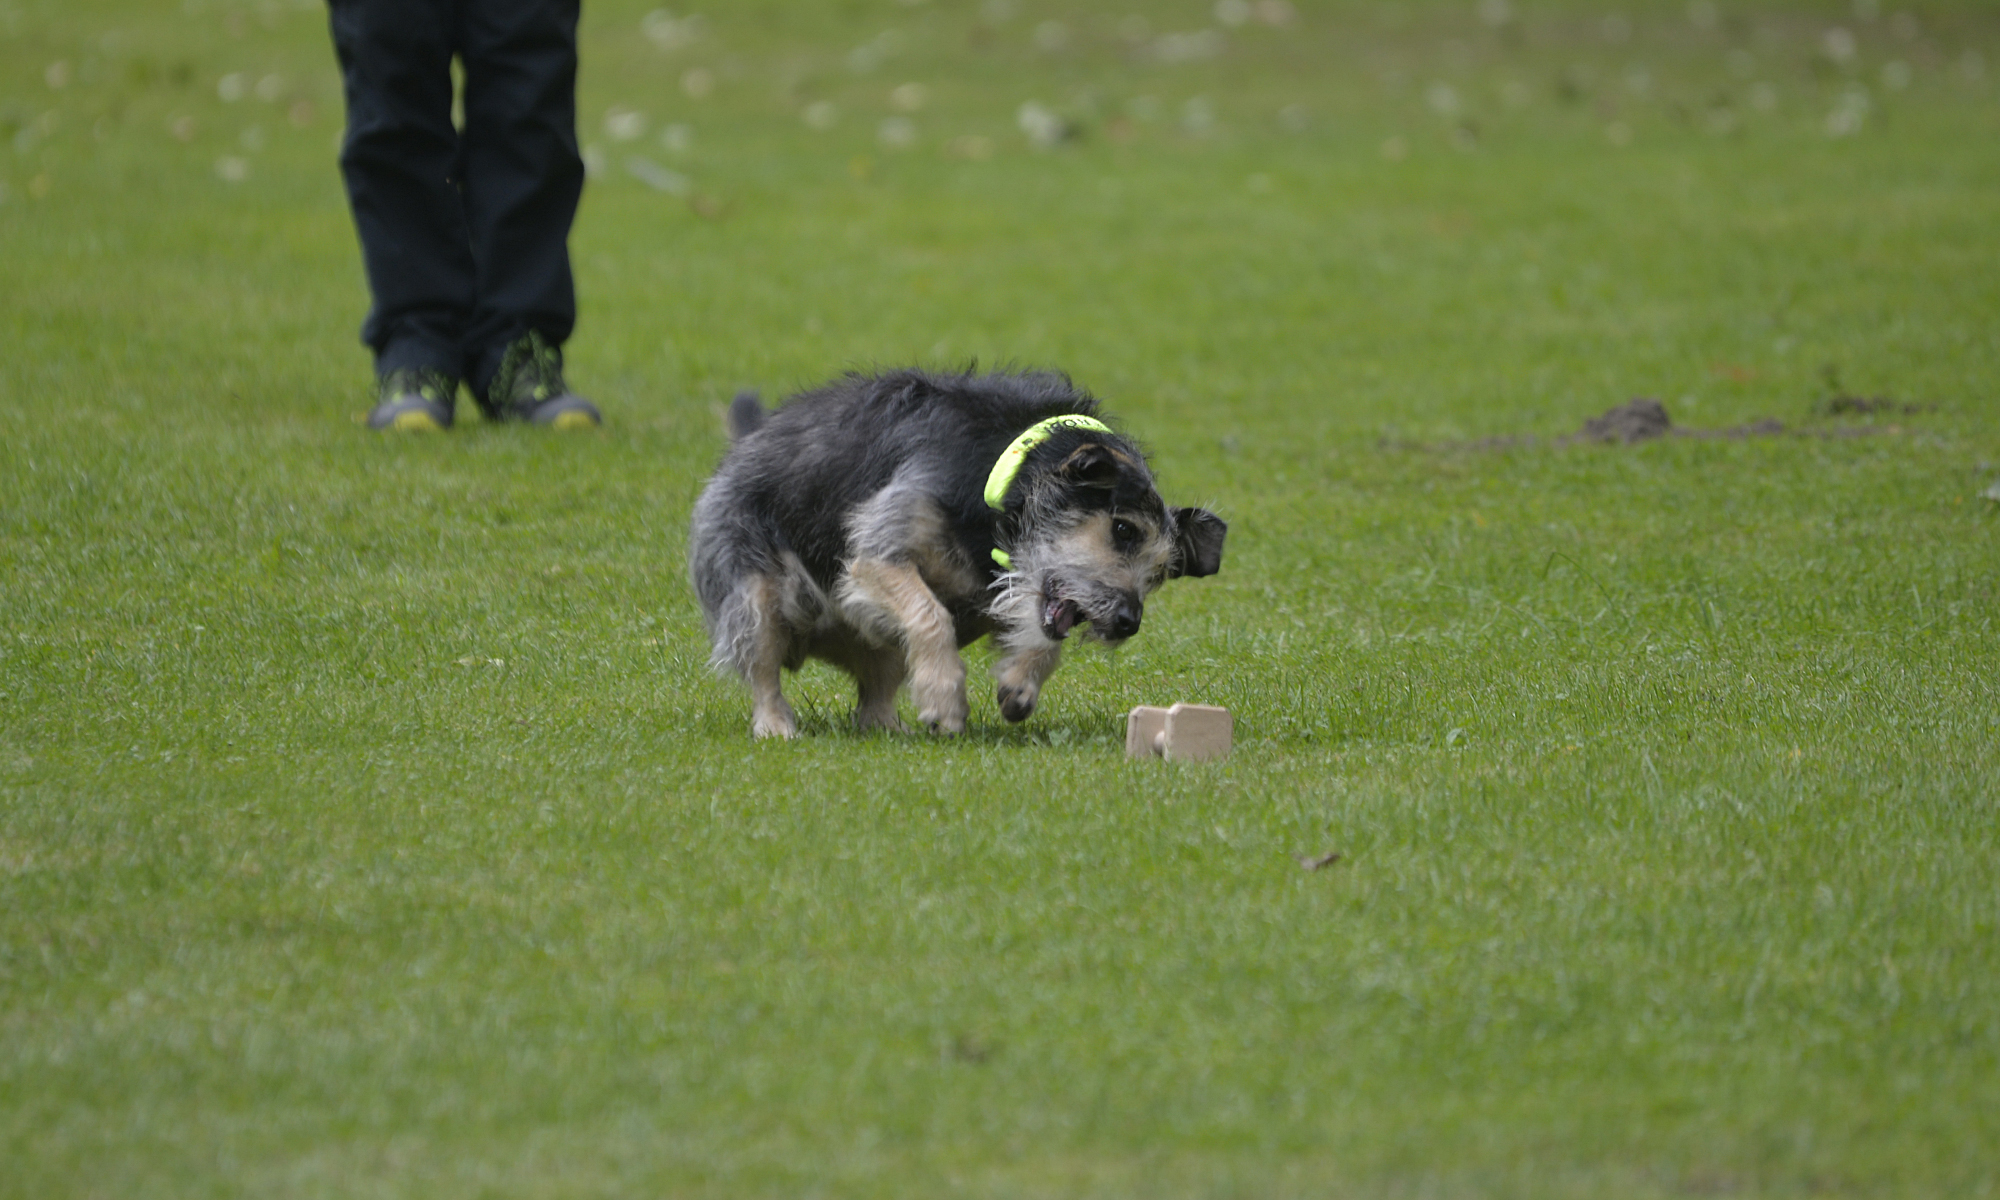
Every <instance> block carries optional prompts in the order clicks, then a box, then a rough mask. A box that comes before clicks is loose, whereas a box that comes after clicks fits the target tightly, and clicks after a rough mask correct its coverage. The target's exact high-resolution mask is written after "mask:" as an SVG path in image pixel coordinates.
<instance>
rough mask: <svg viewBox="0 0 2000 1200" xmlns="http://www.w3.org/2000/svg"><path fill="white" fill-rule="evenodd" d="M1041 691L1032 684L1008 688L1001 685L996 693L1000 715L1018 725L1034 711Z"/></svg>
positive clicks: (1005, 685)
mask: <svg viewBox="0 0 2000 1200" xmlns="http://www.w3.org/2000/svg"><path fill="white" fill-rule="evenodd" d="M1041 696H1042V689H1040V688H1038V687H1035V686H1034V685H1032V684H1022V685H1019V686H1011V687H1010V686H1008V685H1007V684H1004V683H1003V684H1001V685H1000V690H999V692H998V697H999V700H1000V715H1001V716H1003V717H1005V718H1007V719H1008V720H1009V721H1013V722H1015V723H1016V724H1019V723H1020V722H1022V721H1025V720H1027V719H1028V718H1029V716H1031V715H1032V714H1033V713H1034V711H1035V702H1036V701H1037V700H1039V699H1041Z"/></svg>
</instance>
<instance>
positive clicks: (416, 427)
mask: <svg viewBox="0 0 2000 1200" xmlns="http://www.w3.org/2000/svg"><path fill="white" fill-rule="evenodd" d="M389 428H390V429H393V430H395V431H396V432H397V433H443V432H444V426H442V425H440V424H438V423H437V418H436V417H433V416H431V415H430V414H429V413H427V412H424V411H423V410H422V409H415V408H413V409H411V410H410V411H409V412H402V413H397V414H396V419H395V420H393V421H391V422H389Z"/></svg>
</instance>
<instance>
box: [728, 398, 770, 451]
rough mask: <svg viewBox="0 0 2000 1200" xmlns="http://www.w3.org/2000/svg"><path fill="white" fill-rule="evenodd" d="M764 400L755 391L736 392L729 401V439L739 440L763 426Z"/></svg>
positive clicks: (764, 414)
mask: <svg viewBox="0 0 2000 1200" xmlns="http://www.w3.org/2000/svg"><path fill="white" fill-rule="evenodd" d="M766 415H768V414H766V413H765V412H764V402H763V401H762V400H759V399H758V398H757V393H755V392H738V393H736V399H734V400H731V401H730V402H729V440H730V441H733V442H740V441H742V440H743V439H744V438H747V437H749V436H750V435H751V434H753V433H755V432H757V431H758V430H759V429H761V428H763V425H764V418H765V416H766Z"/></svg>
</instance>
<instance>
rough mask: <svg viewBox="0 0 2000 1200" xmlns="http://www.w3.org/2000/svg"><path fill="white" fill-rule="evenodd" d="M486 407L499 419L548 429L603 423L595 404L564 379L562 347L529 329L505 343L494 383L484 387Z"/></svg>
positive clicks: (586, 427)
mask: <svg viewBox="0 0 2000 1200" xmlns="http://www.w3.org/2000/svg"><path fill="white" fill-rule="evenodd" d="M486 411H487V412H488V413H489V414H491V415H492V416H495V417H497V418H499V419H500V420H502V421H526V422H528V423H529V424H530V425H546V426H548V427H549V428H551V429H595V428H597V427H598V426H599V425H602V424H604V418H603V417H601V416H599V415H598V412H597V406H596V405H595V404H592V403H591V402H590V401H588V400H585V399H584V398H583V397H582V396H579V395H577V394H576V393H575V392H572V391H570V390H569V385H568V384H566V383H564V382H563V377H562V351H561V350H559V349H557V348H556V347H555V346H552V345H550V344H549V342H548V339H546V338H544V337H543V336H542V335H541V334H539V333H529V334H527V335H526V336H524V337H521V338H519V339H517V340H516V341H515V342H514V343H513V344H512V345H510V346H508V347H507V353H506V354H505V355H504V356H503V357H502V358H501V359H500V369H499V370H498V371H496V372H494V374H493V384H492V386H491V387H489V388H487V389H486Z"/></svg>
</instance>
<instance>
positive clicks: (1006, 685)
mask: <svg viewBox="0 0 2000 1200" xmlns="http://www.w3.org/2000/svg"><path fill="white" fill-rule="evenodd" d="M1096 412H1097V402H1096V401H1095V400H1093V399H1092V398H1091V397H1090V396H1089V395H1087V394H1085V393H1083V392H1081V391H1079V390H1077V389H1076V388H1075V387H1074V386H1072V384H1071V383H1070V381H1069V379H1068V378H1067V377H1066V376H1063V375H1058V374H1053V373H1045V372H1032V373H1019V374H1014V373H998V374H984V375H980V374H974V373H972V372H971V371H967V372H964V373H961V374H944V373H933V372H928V371H915V370H909V371H893V372H889V373H887V374H881V375H859V374H851V375H848V376H846V377H844V378H842V379H839V380H836V381H834V382H833V383H830V384H827V385H826V386H824V387H821V388H818V389H816V390H813V391H809V392H805V393H803V394H801V395H799V396H796V397H794V398H793V399H792V400H791V401H790V402H789V403H787V404H785V405H784V406H783V407H782V408H779V409H778V410H777V411H776V412H772V413H766V412H765V411H764V408H763V406H762V405H761V404H760V403H759V402H758V399H757V397H756V395H755V394H754V393H745V394H744V395H741V396H738V397H737V398H736V402H735V404H734V405H732V406H731V408H730V413H729V426H730V434H731V436H732V438H733V439H734V442H733V444H732V445H731V447H730V449H729V454H728V456H727V457H725V458H724V459H723V461H722V466H721V468H720V469H718V470H717V471H716V473H715V477H714V478H713V479H711V480H709V483H708V487H707V489H706V490H704V491H703V492H702V495H701V499H700V500H699V501H698V502H697V503H696V504H695V508H694V524H693V530H692V534H691V537H690V546H689V557H690V559H691V560H692V562H691V565H692V569H693V574H694V586H695V591H696V593H697V594H698V595H699V596H700V597H701V607H702V613H703V615H704V616H705V617H706V619H707V622H708V633H709V638H710V640H711V642H712V643H713V644H714V647H715V653H714V661H715V664H716V665H717V666H718V667H726V668H733V669H734V670H735V671H736V672H737V673H738V674H740V675H742V677H743V678H744V680H745V681H747V682H748V683H749V685H750V691H751V695H752V698H753V703H754V708H755V711H754V715H753V718H752V722H751V728H752V730H753V731H754V732H755V734H756V735H757V736H758V737H772V736H777V737H791V736H792V735H793V734H794V733H796V732H797V729H798V725H797V721H796V719H795V718H794V717H793V715H792V707H791V705H790V704H788V703H787V702H786V700H785V696H784V692H783V691H782V690H781V688H780V686H779V669H780V668H781V667H782V668H784V669H787V670H797V669H798V668H799V666H800V665H802V664H803V663H804V661H805V660H806V659H807V658H819V659H823V660H825V661H827V662H830V663H832V664H833V665H834V666H837V667H839V668H840V669H842V670H844V671H846V672H847V673H848V674H850V675H852V676H854V679H855V682H856V684H857V685H858V686H859V689H860V694H861V695H860V705H859V707H858V708H857V709H856V710H855V714H854V718H855V724H856V725H857V726H858V727H860V728H862V729H875V728H900V724H899V722H898V721H897V720H896V692H897V690H898V689H899V688H900V687H901V686H902V685H903V683H904V681H905V680H907V681H908V682H909V685H910V692H911V697H912V699H913V700H915V702H916V707H917V715H918V718H919V719H920V720H921V721H922V722H923V723H924V725H925V726H927V727H928V728H930V729H932V730H934V731H936V732H939V733H960V732H963V731H964V729H965V719H966V713H967V705H966V699H965V662H964V660H963V659H961V658H960V657H959V654H958V651H959V648H960V647H962V646H965V645H967V644H969V643H971V642H973V641H974V640H976V639H978V638H979V637H981V636H983V635H985V634H987V633H993V634H995V635H996V636H997V637H998V639H999V641H1000V644H1001V645H1002V646H1003V647H1005V648H1006V651H1007V653H1006V655H1005V657H1004V658H1002V659H1001V661H1000V662H999V663H998V664H996V665H995V667H994V675H995V677H996V678H997V681H998V683H999V701H1000V711H1001V713H1002V715H1004V716H1005V717H1006V718H1007V719H1008V720H1009V721H1021V720H1025V719H1026V718H1027V716H1028V714H1029V713H1032V712H1033V711H1034V710H1035V701H1036V700H1037V699H1038V698H1039V696H1040V695H1041V688H1042V682H1043V680H1045V679H1047V678H1048V677H1049V675H1050V673H1051V672H1053V671H1054V670H1055V669H1056V664H1057V662H1058V660H1059V659H1060V657H1061V655H1062V643H1063V639H1064V638H1065V637H1067V636H1068V635H1069V632H1070V630H1071V629H1072V628H1074V627H1075V626H1077V625H1080V624H1084V623H1088V624H1089V627H1090V635H1091V636H1092V637H1094V638H1096V639H1098V640H1100V641H1103V642H1105V643H1108V644H1110V645H1114V646H1115V645H1117V644H1119V643H1121V642H1123V641H1124V640H1125V639H1126V638H1129V637H1131V636H1132V635H1133V634H1135V633H1137V632H1139V619H1140V615H1141V613H1142V612H1143V611H1144V606H1145V599H1146V596H1147V594H1148V593H1150V592H1151V591H1152V590H1153V589H1154V588H1157V587H1159V586H1160V584H1161V583H1163V582H1164V581H1166V580H1168V579H1171V578H1173V577H1175V576H1177V575H1213V574H1215V572H1216V570H1217V569H1218V568H1219V567H1220V566H1221V565H1222V540H1223V536H1224V535H1225V533H1226V532H1227V527H1226V526H1225V525H1224V524H1223V522H1222V521H1221V520H1220V519H1219V518H1218V517H1216V516H1215V515H1214V514H1213V513H1210V512H1207V511H1205V510H1202V509H1198V508H1172V509H1170V508H1168V507H1167V506H1166V504H1165V503H1164V502H1162V501H1161V499H1160V494H1159V492H1157V491H1155V490H1154V488H1153V476H1152V473H1151V472H1150V471H1149V470H1147V467H1146V459H1145V455H1144V454H1143V453H1141V451H1140V450H1139V448H1138V447H1137V446H1136V445H1134V444H1133V443H1132V442H1131V440H1130V439H1128V438H1125V437H1122V436H1120V435H1119V434H1116V433H1113V432H1111V431H1110V429H1109V427H1108V426H1105V425H1104V424H1103V422H1101V421H1100V420H1098V419H1097V418H1096V416H1095V414H1096Z"/></svg>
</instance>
